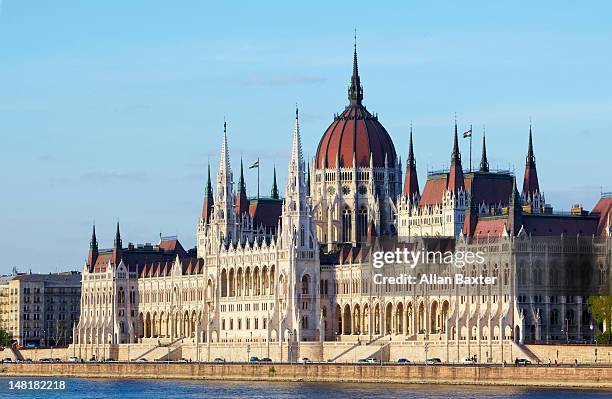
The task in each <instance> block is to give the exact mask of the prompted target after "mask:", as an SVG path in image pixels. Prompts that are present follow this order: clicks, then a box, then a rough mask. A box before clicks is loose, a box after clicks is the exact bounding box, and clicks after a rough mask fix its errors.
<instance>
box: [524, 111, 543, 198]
mask: <svg viewBox="0 0 612 399" xmlns="http://www.w3.org/2000/svg"><path fill="white" fill-rule="evenodd" d="M536 192H540V184H539V182H538V171H537V168H536V162H535V155H534V153H533V138H532V133H531V121H530V122H529V145H528V147H527V157H526V160H525V176H524V178H523V196H524V197H525V198H527V196H531V195H532V194H533V193H536Z"/></svg>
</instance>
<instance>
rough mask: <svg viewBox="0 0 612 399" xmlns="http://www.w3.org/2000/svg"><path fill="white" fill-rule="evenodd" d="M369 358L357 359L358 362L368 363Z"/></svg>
mask: <svg viewBox="0 0 612 399" xmlns="http://www.w3.org/2000/svg"><path fill="white" fill-rule="evenodd" d="M367 362H368V359H359V360H357V363H367Z"/></svg>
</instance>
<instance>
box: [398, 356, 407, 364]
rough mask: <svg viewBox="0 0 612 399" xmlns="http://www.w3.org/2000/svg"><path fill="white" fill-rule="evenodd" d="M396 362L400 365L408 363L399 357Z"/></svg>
mask: <svg viewBox="0 0 612 399" xmlns="http://www.w3.org/2000/svg"><path fill="white" fill-rule="evenodd" d="M397 362H398V363H401V364H407V363H410V360H408V359H406V358H403V357H400V358H399V359H397Z"/></svg>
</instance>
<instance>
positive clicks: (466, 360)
mask: <svg viewBox="0 0 612 399" xmlns="http://www.w3.org/2000/svg"><path fill="white" fill-rule="evenodd" d="M461 364H476V360H474V358H472V357H464V358H463V359H461Z"/></svg>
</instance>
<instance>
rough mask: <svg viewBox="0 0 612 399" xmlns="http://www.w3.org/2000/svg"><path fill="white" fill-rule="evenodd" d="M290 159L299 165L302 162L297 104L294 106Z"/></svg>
mask: <svg viewBox="0 0 612 399" xmlns="http://www.w3.org/2000/svg"><path fill="white" fill-rule="evenodd" d="M291 159H292V160H293V161H297V162H299V163H302V162H303V157H302V139H301V137H300V118H299V111H298V107H297V104H296V105H295V127H294V129H293V145H292V146H291Z"/></svg>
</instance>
